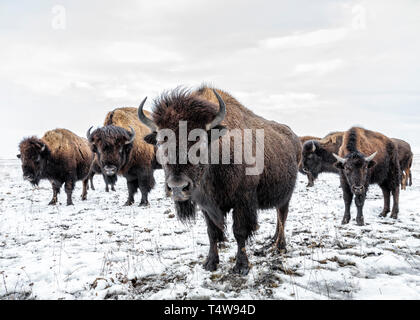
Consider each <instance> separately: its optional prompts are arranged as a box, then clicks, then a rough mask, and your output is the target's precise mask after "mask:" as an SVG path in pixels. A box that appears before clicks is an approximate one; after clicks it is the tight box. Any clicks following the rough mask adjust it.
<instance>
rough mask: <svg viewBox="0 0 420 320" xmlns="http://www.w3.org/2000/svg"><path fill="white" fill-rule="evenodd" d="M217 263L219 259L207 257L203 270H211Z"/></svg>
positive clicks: (215, 267)
mask: <svg viewBox="0 0 420 320" xmlns="http://www.w3.org/2000/svg"><path fill="white" fill-rule="evenodd" d="M218 264H219V259H207V260H206V262H204V264H203V268H204V270H207V271H210V272H213V271H216V270H217V265H218Z"/></svg>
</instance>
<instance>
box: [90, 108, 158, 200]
mask: <svg viewBox="0 0 420 320" xmlns="http://www.w3.org/2000/svg"><path fill="white" fill-rule="evenodd" d="M130 127H131V128H133V129H134V131H135V133H136V137H135V139H134V142H133V143H131V144H129V145H125V143H126V142H127V141H128V140H129V139H130V130H131V129H130ZM148 133H150V130H149V128H147V127H146V126H144V125H143V124H142V123H141V122H140V121H139V119H138V117H137V109H136V108H118V109H115V110H113V111H111V112H109V113H108V114H107V116H106V118H105V122H104V127H102V128H99V129H97V130H95V131H94V132H92V134H91V137H90V142H91V144H92V148H93V150H94V151H95V152H96V154H97V155H98V158H99V164H100V167H101V170H102V172H104V166H106V165H108V164H112V165H113V166H115V167H117V168H118V170H117V171H118V172H117V173H118V174H119V175H122V176H124V177H125V178H126V180H127V186H128V199H127V202H126V203H125V205H132V204H133V203H134V195H135V193H136V192H137V190H138V189H140V191H141V194H142V199H141V202H140V204H141V205H147V204H148V199H147V196H148V193H149V192H150V190H151V189H152V188H153V187H154V185H155V179H154V177H153V170H154V169H155V168H156V160H155V151H154V147H153V146H151V145H149V144H147V143H146V142H145V141H144V140H143V138H144V136H145V135H146V134H148ZM120 150H122V153H120ZM108 178H109V179H111V178H112V179H115V178H116V175H112V176H108Z"/></svg>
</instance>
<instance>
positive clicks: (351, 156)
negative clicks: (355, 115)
mask: <svg viewBox="0 0 420 320" xmlns="http://www.w3.org/2000/svg"><path fill="white" fill-rule="evenodd" d="M375 152H377V155H376V156H375V157H374V159H373V160H372V161H370V162H367V161H365V157H367V156H370V155H372V154H374V153H375ZM339 156H340V157H342V158H345V159H347V162H346V163H345V164H344V165H343V164H342V163H340V162H338V163H337V166H338V168H339V169H340V181H341V187H342V189H343V194H344V203H345V213H344V218H343V223H348V222H349V221H350V206H351V203H352V199H353V196H355V203H356V206H357V217H356V221H357V224H358V225H363V224H364V219H363V205H364V202H365V199H366V193H367V190H368V188H369V185H370V184H378V185H379V186H380V187H381V189H382V192H383V194H384V209H383V211H382V213H381V214H380V215H381V216H383V217H385V216H386V215H387V213H388V212H389V211H390V194H391V192H392V195H393V198H394V205H393V208H392V214H391V217H392V218H395V219H396V218H397V217H398V211H399V183H400V164H399V161H398V150H397V147H396V146H395V144H394V142H393V141H392V140H391V139H389V138H388V137H386V136H385V135H383V134H381V133H379V132H374V131H370V130H366V129H363V128H357V127H354V128H351V129H350V130H349V131H347V132H346V133H345V134H344V136H343V143H342V146H341V148H340V151H339ZM359 186H360V187H359ZM356 189H359V190H358V191H357V190H356ZM355 190H356V191H355Z"/></svg>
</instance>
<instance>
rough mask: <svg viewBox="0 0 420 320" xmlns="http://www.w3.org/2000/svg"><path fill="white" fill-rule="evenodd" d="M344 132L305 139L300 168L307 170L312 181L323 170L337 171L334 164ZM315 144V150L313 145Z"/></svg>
mask: <svg viewBox="0 0 420 320" xmlns="http://www.w3.org/2000/svg"><path fill="white" fill-rule="evenodd" d="M343 134H344V132H331V133H329V134H327V135H326V136H325V137H324V138H322V139H319V140H306V141H305V142H304V143H303V147H302V170H304V171H306V172H309V174H311V175H312V177H313V179H314V181H315V180H316V179H317V178H318V175H319V174H320V173H323V172H331V173H337V174H338V173H339V171H338V169H337V168H336V167H335V166H334V164H335V162H336V159H335V158H334V156H333V153H335V154H338V151H339V149H340V147H341V143H342V141H343ZM314 146H315V151H314V150H313V147H314Z"/></svg>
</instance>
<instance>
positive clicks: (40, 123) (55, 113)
mask: <svg viewBox="0 0 420 320" xmlns="http://www.w3.org/2000/svg"><path fill="white" fill-rule="evenodd" d="M419 31H420V1H417V0H412V1H409V0H407V1H395V0H389V1H384V0H381V1H375V0H372V1H371V0H369V1H331V0H317V1H313V0H307V1H300V0H293V1H278V0H275V1H274V0H273V1H256V0H255V1H247V0H229V1H226V0H223V1H219V0H211V1H210V0H208V1H199V0H181V1H178V0H168V1H158V0H153V1H150V0H141V1H140V0H139V1H133V0H124V1H103V0H101V1H99V0H98V1H75V0H71V1H36V2H35V1H32V0H31V1H30V0H26V1H24V0H20V1H13V0H10V1H9V0H2V1H1V2H0V105H1V110H2V121H1V128H0V135H1V137H2V138H1V149H0V150H1V151H0V158H12V157H15V155H16V154H17V152H18V149H17V146H18V143H19V141H20V140H21V139H22V138H23V137H24V136H28V135H38V136H39V137H41V136H42V135H43V133H44V132H45V131H47V130H49V129H54V128H57V127H59V128H60V127H64V128H68V129H70V130H72V131H73V132H75V133H77V134H79V135H82V136H84V135H85V132H86V129H87V128H89V127H90V126H91V125H101V124H102V123H103V120H104V118H105V114H106V113H107V112H108V111H110V110H112V109H113V108H116V107H122V106H137V105H138V104H139V102H140V101H141V100H142V99H143V98H144V96H148V97H149V98H154V97H156V96H157V95H158V94H159V93H161V92H162V91H163V90H167V89H172V88H174V87H176V86H178V85H186V86H189V87H196V86H199V85H200V84H201V83H203V82H206V83H211V84H213V85H215V86H216V87H219V88H222V89H224V90H226V91H228V92H230V93H231V94H232V95H234V96H235V97H236V98H237V99H239V101H240V102H242V103H243V104H244V105H245V106H246V107H248V108H250V109H252V110H253V111H254V112H255V113H257V114H259V115H262V116H264V117H266V118H269V119H272V120H275V121H278V122H281V123H285V124H288V125H289V126H291V127H292V129H293V130H294V131H295V132H296V133H297V134H298V135H316V136H324V135H326V134H327V133H328V132H330V131H335V130H346V129H348V128H350V127H351V126H352V125H361V126H363V127H365V128H368V129H371V130H376V131H380V132H382V133H384V134H386V135H388V136H389V137H398V138H402V139H404V140H406V141H408V142H410V143H411V145H412V146H413V148H414V149H415V150H416V152H420V134H419V133H420V105H419V102H420V81H419V77H420V38H419ZM149 106H150V104H149Z"/></svg>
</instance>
